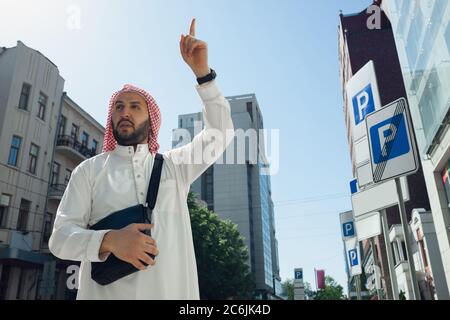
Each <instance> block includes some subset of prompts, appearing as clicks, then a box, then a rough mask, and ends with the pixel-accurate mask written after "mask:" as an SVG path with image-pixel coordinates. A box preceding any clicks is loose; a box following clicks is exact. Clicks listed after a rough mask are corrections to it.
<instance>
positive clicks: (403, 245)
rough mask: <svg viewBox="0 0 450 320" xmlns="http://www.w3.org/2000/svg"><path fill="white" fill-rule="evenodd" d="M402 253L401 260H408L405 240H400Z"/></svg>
mask: <svg viewBox="0 0 450 320" xmlns="http://www.w3.org/2000/svg"><path fill="white" fill-rule="evenodd" d="M402 254H403V261H408V255H407V254H406V245H405V241H402Z"/></svg>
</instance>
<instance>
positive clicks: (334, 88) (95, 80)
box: [0, 0, 372, 288]
mask: <svg viewBox="0 0 450 320" xmlns="http://www.w3.org/2000/svg"><path fill="white" fill-rule="evenodd" d="M371 2H372V1H370V0H345V1H344V0H341V1H338V0H333V1H329V0H308V1H307V0H282V1H274V0H270V1H269V0H264V1H262V0H214V1H206V0H195V1H181V0H179V1H174V0H165V1H162V0H160V1H157V0H151V1H148V0H145V1H144V0H142V1H139V0H127V1H125V0H123V1H119V0H116V1H111V0H96V1H90V0H82V1H80V0H71V1H49V0H47V1H31V0H30V1H23V0H22V1H17V0H15V1H12V0H11V1H9V0H8V1H7V0H0V30H2V31H1V35H0V46H6V47H12V46H15V44H16V41H17V40H22V41H23V42H24V43H25V44H26V45H28V46H30V47H32V48H34V49H36V50H39V51H40V52H42V53H43V54H45V55H46V56H47V57H48V58H49V59H51V60H52V61H53V62H54V63H55V64H56V65H57V66H58V67H59V70H60V73H61V75H62V76H63V78H64V79H65V80H66V83H65V91H67V92H68V94H69V96H70V97H71V98H72V99H73V100H75V101H76V102H77V103H78V104H79V105H80V106H81V107H82V108H83V109H85V110H86V111H87V112H89V113H90V114H91V115H92V116H93V117H94V118H95V119H97V121H99V122H100V123H101V124H102V125H105V121H106V110H107V101H108V99H109V96H110V94H111V93H112V92H113V91H115V90H117V89H119V88H120V87H121V86H122V85H123V84H124V83H133V84H135V85H138V86H141V87H143V88H145V89H147V90H148V91H149V92H151V94H152V95H153V96H154V98H155V99H156V101H157V102H158V104H159V106H160V108H161V110H162V115H163V123H162V127H161V133H160V144H161V147H162V151H164V150H167V149H169V148H170V147H171V131H172V129H173V128H175V127H176V126H177V116H178V114H183V113H191V112H198V111H200V110H201V102H200V99H199V97H198V96H197V93H196V91H195V88H194V85H195V78H194V76H193V74H192V72H191V70H190V69H189V68H188V67H187V66H186V65H185V63H184V61H183V60H182V58H181V56H180V53H179V38H180V35H181V33H187V32H188V29H189V23H190V19H191V18H192V17H196V18H197V38H199V39H202V40H205V41H206V42H207V43H208V45H209V61H210V65H211V66H212V67H213V68H214V69H215V70H216V71H217V73H218V80H217V81H218V83H219V85H220V87H221V89H222V92H223V94H224V95H225V96H230V95H238V94H246V93H255V94H256V96H257V99H258V102H259V105H260V108H261V111H262V113H263V117H264V126H265V127H266V128H268V129H280V170H279V173H278V174H277V175H274V176H272V178H271V179H272V196H273V201H274V203H275V219H276V229H277V238H278V244H279V255H280V267H281V276H282V278H283V280H286V279H287V278H293V274H294V268H296V267H303V268H304V276H305V280H306V281H309V282H310V283H311V284H312V285H313V286H314V273H313V270H314V268H324V269H325V270H326V274H328V275H331V276H333V277H334V278H335V279H336V280H337V281H338V282H339V283H340V284H342V285H343V286H344V288H346V275H345V267H344V266H345V265H344V257H343V247H342V241H341V237H340V230H339V212H342V211H345V210H349V209H351V203H350V196H349V187H348V182H349V181H350V179H351V166H350V157H349V153H348V146H347V142H346V137H345V135H346V134H345V125H344V117H343V113H342V104H343V102H342V95H341V91H340V83H339V61H338V45H337V37H338V36H337V26H338V23H339V19H338V15H339V10H340V9H342V10H343V13H344V14H346V13H354V12H359V11H361V10H362V9H364V8H366V7H367V6H368V5H369V4H370V3H371ZM72 5H74V6H75V7H74V8H75V10H74V8H73V7H71V6H72ZM76 10H79V11H80V22H81V29H76V28H75V29H74V28H70V27H68V22H69V24H70V21H74V20H69V18H70V17H73V16H70V14H73V13H74V12H75V11H76ZM288 200H292V201H288Z"/></svg>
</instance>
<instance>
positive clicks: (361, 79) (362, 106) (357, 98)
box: [346, 60, 381, 142]
mask: <svg viewBox="0 0 450 320" xmlns="http://www.w3.org/2000/svg"><path fill="white" fill-rule="evenodd" d="M346 93H347V103H348V105H347V109H348V112H349V113H350V119H351V127H352V130H351V131H352V138H353V142H356V141H358V140H359V139H361V138H363V137H364V136H365V135H366V124H365V121H364V119H365V117H366V116H367V115H368V114H369V113H372V112H374V111H375V110H377V109H379V108H381V102H380V101H381V100H380V95H379V93H378V84H377V77H376V74H375V65H374V63H373V61H372V60H371V61H369V62H368V63H367V64H366V65H364V67H362V68H361V69H360V70H359V71H358V72H357V73H355V74H354V75H353V76H352V78H351V79H350V80H349V81H348V82H347V84H346Z"/></svg>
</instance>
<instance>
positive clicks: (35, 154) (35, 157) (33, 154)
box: [28, 143, 39, 174]
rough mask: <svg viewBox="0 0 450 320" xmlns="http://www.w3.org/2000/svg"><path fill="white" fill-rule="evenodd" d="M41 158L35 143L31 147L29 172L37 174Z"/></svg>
mask: <svg viewBox="0 0 450 320" xmlns="http://www.w3.org/2000/svg"><path fill="white" fill-rule="evenodd" d="M38 156H39V147H38V146H37V145H35V144H34V143H32V144H31V146H30V162H29V163H28V172H30V173H32V174H36V166H37V161H38Z"/></svg>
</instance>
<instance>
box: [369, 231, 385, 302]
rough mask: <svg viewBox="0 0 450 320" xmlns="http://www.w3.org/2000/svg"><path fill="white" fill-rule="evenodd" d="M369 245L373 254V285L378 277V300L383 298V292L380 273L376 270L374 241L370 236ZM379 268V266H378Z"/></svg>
mask: <svg viewBox="0 0 450 320" xmlns="http://www.w3.org/2000/svg"><path fill="white" fill-rule="evenodd" d="M370 246H371V247H372V255H373V273H374V275H375V287H377V282H378V281H377V279H378V278H379V279H380V288H376V289H377V295H378V299H379V300H383V294H382V292H381V274H378V270H377V268H376V267H378V256H377V250H375V241H374V240H373V237H372V238H370ZM380 269H381V268H380Z"/></svg>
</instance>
